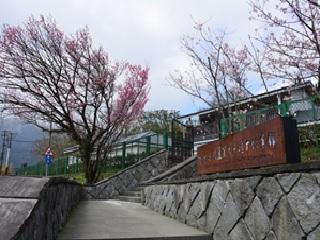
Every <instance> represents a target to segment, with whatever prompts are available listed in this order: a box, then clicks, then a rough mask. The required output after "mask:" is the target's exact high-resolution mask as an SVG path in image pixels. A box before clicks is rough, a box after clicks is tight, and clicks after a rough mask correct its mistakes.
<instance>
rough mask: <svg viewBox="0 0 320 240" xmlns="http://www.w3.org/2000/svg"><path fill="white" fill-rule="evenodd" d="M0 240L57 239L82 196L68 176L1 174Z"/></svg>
mask: <svg viewBox="0 0 320 240" xmlns="http://www.w3.org/2000/svg"><path fill="white" fill-rule="evenodd" d="M0 181H1V183H0V187H1V190H0V212H1V216H2V219H0V232H1V236H0V239H6V240H9V239H14V240H30V239H34V240H43V239H46V240H54V239H56V238H57V234H58V231H59V230H61V228H62V226H63V225H64V224H65V223H66V221H67V217H68V215H69V213H70V212H71V210H72V208H73V207H74V206H76V205H77V203H78V202H79V201H80V199H81V197H82V196H83V189H82V187H81V185H80V184H77V183H75V182H72V181H69V180H67V179H66V178H50V179H49V178H32V177H1V179H0Z"/></svg>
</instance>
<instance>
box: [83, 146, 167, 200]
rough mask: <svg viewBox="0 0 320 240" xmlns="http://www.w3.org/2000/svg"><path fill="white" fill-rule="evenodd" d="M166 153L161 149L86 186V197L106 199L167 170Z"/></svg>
mask: <svg viewBox="0 0 320 240" xmlns="http://www.w3.org/2000/svg"><path fill="white" fill-rule="evenodd" d="M167 166H168V153H167V151H165V150H162V151H160V152H158V153H155V154H153V155H151V156H149V157H147V158H145V159H144V160H142V161H139V162H137V163H135V164H134V165H132V166H130V167H128V168H126V169H124V170H122V171H120V172H119V173H117V174H115V175H113V176H111V177H109V178H107V179H105V180H103V181H101V182H98V183H96V184H94V185H93V186H86V187H85V189H86V191H87V198H89V199H92V198H93V199H108V198H111V197H114V196H117V195H119V194H121V193H125V192H126V191H129V190H132V189H134V188H136V187H138V186H140V184H141V183H142V182H144V181H146V180H148V179H150V178H152V177H154V176H157V175H159V174H161V173H163V172H164V171H166V170H167Z"/></svg>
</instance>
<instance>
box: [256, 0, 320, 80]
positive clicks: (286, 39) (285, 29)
mask: <svg viewBox="0 0 320 240" xmlns="http://www.w3.org/2000/svg"><path fill="white" fill-rule="evenodd" d="M250 5H251V7H252V11H251V16H250V18H251V19H254V20H256V21H258V22H260V23H261V24H262V26H261V27H260V28H259V29H258V31H257V36H255V39H256V40H257V41H258V44H262V48H263V49H264V51H265V60H266V61H265V64H264V66H263V70H262V71H260V72H261V73H263V74H264V75H266V76H267V77H269V78H270V77H271V78H276V79H279V78H280V79H284V80H289V81H291V82H293V83H299V82H303V81H305V80H312V79H315V80H316V81H317V82H318V86H319V83H320V39H319V37H320V6H319V4H318V1H317V0H274V1H273V0H272V1H271V0H250Z"/></svg>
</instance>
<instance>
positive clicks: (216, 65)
mask: <svg viewBox="0 0 320 240" xmlns="http://www.w3.org/2000/svg"><path fill="white" fill-rule="evenodd" d="M195 29H196V31H197V36H198V37H196V38H195V37H191V36H186V37H184V38H183V39H182V48H183V50H184V51H185V53H186V55H187V56H188V57H189V60H190V67H189V69H188V70H185V71H181V70H176V71H175V72H174V73H172V74H171V75H170V80H171V83H172V85H173V86H174V87H176V88H178V89H180V90H182V91H184V92H186V93H187V94H189V95H191V96H193V97H195V98H197V99H200V100H201V101H202V102H203V103H205V104H206V105H208V106H210V107H217V106H218V107H222V106H224V105H226V104H231V103H233V102H235V101H237V100H239V99H241V98H244V97H246V96H250V95H252V93H251V92H250V91H249V89H248V84H247V76H246V73H247V71H248V69H249V66H250V61H249V57H248V51H247V48H246V47H242V48H241V49H238V50H237V49H235V48H232V47H231V46H230V45H229V44H228V42H227V41H226V33H225V32H220V33H216V32H214V31H212V30H211V29H210V28H205V27H204V26H203V24H197V25H196V27H195Z"/></svg>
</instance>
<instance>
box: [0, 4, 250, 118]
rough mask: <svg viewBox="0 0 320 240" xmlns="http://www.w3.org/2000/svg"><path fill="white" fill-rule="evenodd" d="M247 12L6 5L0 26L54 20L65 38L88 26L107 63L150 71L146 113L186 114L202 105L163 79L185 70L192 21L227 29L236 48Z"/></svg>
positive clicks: (234, 8)
mask: <svg viewBox="0 0 320 240" xmlns="http://www.w3.org/2000/svg"><path fill="white" fill-rule="evenodd" d="M248 12H249V6H248V4H247V2H246V1H243V0H241V1H239V0H27V1H26V0H5V1H2V2H1V7H0V24H1V26H2V24H4V23H9V24H20V23H22V22H23V21H25V20H26V19H27V18H28V17H29V16H30V15H34V16H38V15H40V14H44V15H51V16H53V17H54V18H55V19H56V21H57V24H58V26H59V28H61V29H62V30H63V31H65V32H66V33H67V34H70V33H73V32H74V31H75V30H76V29H79V28H82V27H84V26H86V25H87V26H88V27H89V29H90V32H91V35H92V38H93V42H94V44H95V45H102V46H103V48H104V49H105V50H106V51H107V52H109V54H110V57H111V58H113V59H118V60H128V61H129V62H131V63H139V64H142V65H147V66H149V67H150V83H151V92H150V100H149V102H148V104H147V107H146V109H147V110H157V109H170V110H173V109H174V110H178V111H180V112H181V113H189V112H193V111H196V110H198V109H199V108H200V107H203V106H201V105H200V104H198V103H195V102H194V101H192V99H191V98H190V97H189V96H188V95H185V94H183V93H182V92H180V91H179V90H176V89H174V88H172V87H170V86H169V84H168V80H167V79H168V74H169V72H170V71H173V70H174V69H183V68H186V67H187V65H186V57H185V55H184V54H183V52H182V51H181V47H180V39H181V37H182V36H183V35H184V34H186V35H192V34H193V33H194V29H193V21H192V18H191V16H192V17H193V18H194V19H195V20H196V21H199V22H204V21H207V20H209V23H208V25H210V26H212V27H213V28H218V29H227V30H228V32H232V33H233V36H234V42H235V43H240V42H241V41H242V42H243V41H246V38H247V35H248V34H249V33H251V32H253V30H254V27H253V26H252V25H253V22H250V21H249V20H248Z"/></svg>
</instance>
